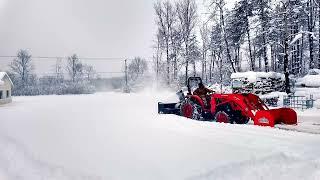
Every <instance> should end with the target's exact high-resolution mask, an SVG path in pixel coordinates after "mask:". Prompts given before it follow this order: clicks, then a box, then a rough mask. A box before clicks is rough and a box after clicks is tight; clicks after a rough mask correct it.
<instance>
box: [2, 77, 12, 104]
mask: <svg viewBox="0 0 320 180" xmlns="http://www.w3.org/2000/svg"><path fill="white" fill-rule="evenodd" d="M12 88H13V83H12V81H11V79H10V77H9V76H8V74H7V73H6V72H0V105H1V104H6V103H10V102H11V101H12V99H11V90H12Z"/></svg>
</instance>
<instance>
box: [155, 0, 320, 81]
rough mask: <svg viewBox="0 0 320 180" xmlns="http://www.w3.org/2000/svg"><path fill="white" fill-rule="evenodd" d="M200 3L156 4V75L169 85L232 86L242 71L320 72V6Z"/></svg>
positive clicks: (315, 0) (248, 0)
mask: <svg viewBox="0 0 320 180" xmlns="http://www.w3.org/2000/svg"><path fill="white" fill-rule="evenodd" d="M204 3H205V4H206V5H207V6H206V8H207V14H208V15H207V16H204V15H203V14H199V12H198V8H197V4H196V2H195V0H177V1H176V2H172V1H169V0H166V1H158V2H157V3H155V4H154V12H155V15H156V19H155V21H156V24H157V34H156V38H155V46H154V50H155V51H154V62H155V65H156V66H155V71H156V75H157V77H158V78H161V79H162V80H163V81H165V82H166V83H167V84H168V85H170V84H173V82H177V83H180V84H183V83H185V82H186V79H187V78H188V76H201V77H202V78H203V79H204V80H205V81H207V82H220V83H224V82H228V79H229V77H230V74H231V73H233V72H241V71H248V70H250V71H265V72H269V71H275V72H281V73H284V74H285V75H286V79H287V80H286V81H288V78H289V75H293V76H297V77H299V76H303V75H305V74H306V73H307V72H308V70H309V69H313V68H320V53H319V51H320V43H319V42H320V35H319V34H320V28H319V25H320V0H305V1H300V0H290V1H286V0H282V1H281V0H280V1H278V0H277V1H276V0H238V1H236V2H235V4H234V6H233V7H232V8H231V9H230V8H227V6H226V5H227V4H226V1H225V0H205V1H204Z"/></svg>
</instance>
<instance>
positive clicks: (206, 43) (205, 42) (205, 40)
mask: <svg viewBox="0 0 320 180" xmlns="http://www.w3.org/2000/svg"><path fill="white" fill-rule="evenodd" d="M200 35H201V41H202V52H201V54H202V67H201V77H202V79H205V80H206V82H207V81H208V78H207V75H206V74H207V53H208V50H209V49H210V36H209V35H210V31H209V28H208V26H207V24H206V23H203V24H202V26H201V28H200Z"/></svg>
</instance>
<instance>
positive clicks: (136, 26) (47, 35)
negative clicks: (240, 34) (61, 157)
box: [0, 0, 202, 72]
mask: <svg viewBox="0 0 320 180" xmlns="http://www.w3.org/2000/svg"><path fill="white" fill-rule="evenodd" d="M155 1H156V0H0V55H15V54H16V52H17V50H18V49H28V50H29V51H30V52H31V53H32V55H33V56H70V55H71V54H73V53H77V54H79V56H80V57H117V58H119V57H121V58H122V57H128V58H132V57H135V56H142V57H145V58H150V57H152V45H153V39H154V36H155V31H156V27H155V20H154V10H153V4H154V2H155ZM198 2H199V3H200V4H201V2H202V0H198ZM7 64H8V62H5V61H4V60H2V61H0V69H5V65H7ZM46 64H48V63H47V62H44V61H43V62H41V63H40V62H37V63H36V67H35V68H36V69H38V72H39V69H43V70H44V69H46V71H47V68H45V65H46ZM51 64H52V63H51ZM104 66H106V65H104ZM100 68H101V67H100ZM109 70H110V69H109Z"/></svg>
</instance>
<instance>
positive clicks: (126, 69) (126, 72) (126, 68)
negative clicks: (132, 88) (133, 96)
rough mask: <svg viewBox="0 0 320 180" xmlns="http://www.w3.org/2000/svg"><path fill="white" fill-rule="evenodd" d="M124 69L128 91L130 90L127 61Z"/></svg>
mask: <svg viewBox="0 0 320 180" xmlns="http://www.w3.org/2000/svg"><path fill="white" fill-rule="evenodd" d="M124 67H125V79H126V89H127V88H128V66H127V60H126V59H125V60H124Z"/></svg>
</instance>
